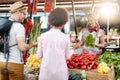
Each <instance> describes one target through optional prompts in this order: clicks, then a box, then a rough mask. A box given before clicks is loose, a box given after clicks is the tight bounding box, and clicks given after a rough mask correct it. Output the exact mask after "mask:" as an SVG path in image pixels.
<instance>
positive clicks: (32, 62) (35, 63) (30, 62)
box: [26, 54, 41, 70]
mask: <svg viewBox="0 0 120 80" xmlns="http://www.w3.org/2000/svg"><path fill="white" fill-rule="evenodd" d="M40 64H41V60H39V59H37V58H36V54H30V56H29V57H28V59H27V62H26V65H27V66H28V67H29V68H30V69H31V70H35V69H39V68H40Z"/></svg>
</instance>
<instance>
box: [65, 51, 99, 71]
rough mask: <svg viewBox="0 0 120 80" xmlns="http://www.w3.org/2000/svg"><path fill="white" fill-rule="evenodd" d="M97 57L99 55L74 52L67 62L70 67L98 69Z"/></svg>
mask: <svg viewBox="0 0 120 80" xmlns="http://www.w3.org/2000/svg"><path fill="white" fill-rule="evenodd" d="M96 59H97V56H95V55H94V54H89V53H85V52H84V53H82V54H73V55H72V57H71V58H70V59H68V60H67V61H66V62H67V66H68V68H70V69H83V70H92V69H96V68H97V66H98V63H97V62H96Z"/></svg>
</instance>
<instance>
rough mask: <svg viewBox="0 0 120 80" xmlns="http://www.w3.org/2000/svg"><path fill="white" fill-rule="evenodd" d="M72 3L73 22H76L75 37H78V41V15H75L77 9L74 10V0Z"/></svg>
mask: <svg viewBox="0 0 120 80" xmlns="http://www.w3.org/2000/svg"><path fill="white" fill-rule="evenodd" d="M71 2H72V12H73V20H74V29H75V35H76V39H75V40H76V41H78V36H77V22H76V15H75V8H74V0H71Z"/></svg>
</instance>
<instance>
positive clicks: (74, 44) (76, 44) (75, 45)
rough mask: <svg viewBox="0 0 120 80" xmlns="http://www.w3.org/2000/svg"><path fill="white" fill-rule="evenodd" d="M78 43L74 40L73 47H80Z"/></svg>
mask: <svg viewBox="0 0 120 80" xmlns="http://www.w3.org/2000/svg"><path fill="white" fill-rule="evenodd" d="M80 46H81V45H80V43H79V42H75V43H73V49H78V48H80Z"/></svg>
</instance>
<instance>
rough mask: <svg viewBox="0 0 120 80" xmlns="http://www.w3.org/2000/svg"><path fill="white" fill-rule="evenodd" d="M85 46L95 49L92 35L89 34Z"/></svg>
mask: <svg viewBox="0 0 120 80" xmlns="http://www.w3.org/2000/svg"><path fill="white" fill-rule="evenodd" d="M85 46H87V47H92V48H94V47H95V38H94V37H93V35H92V34H89V35H88V36H87V37H86V40H85Z"/></svg>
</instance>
